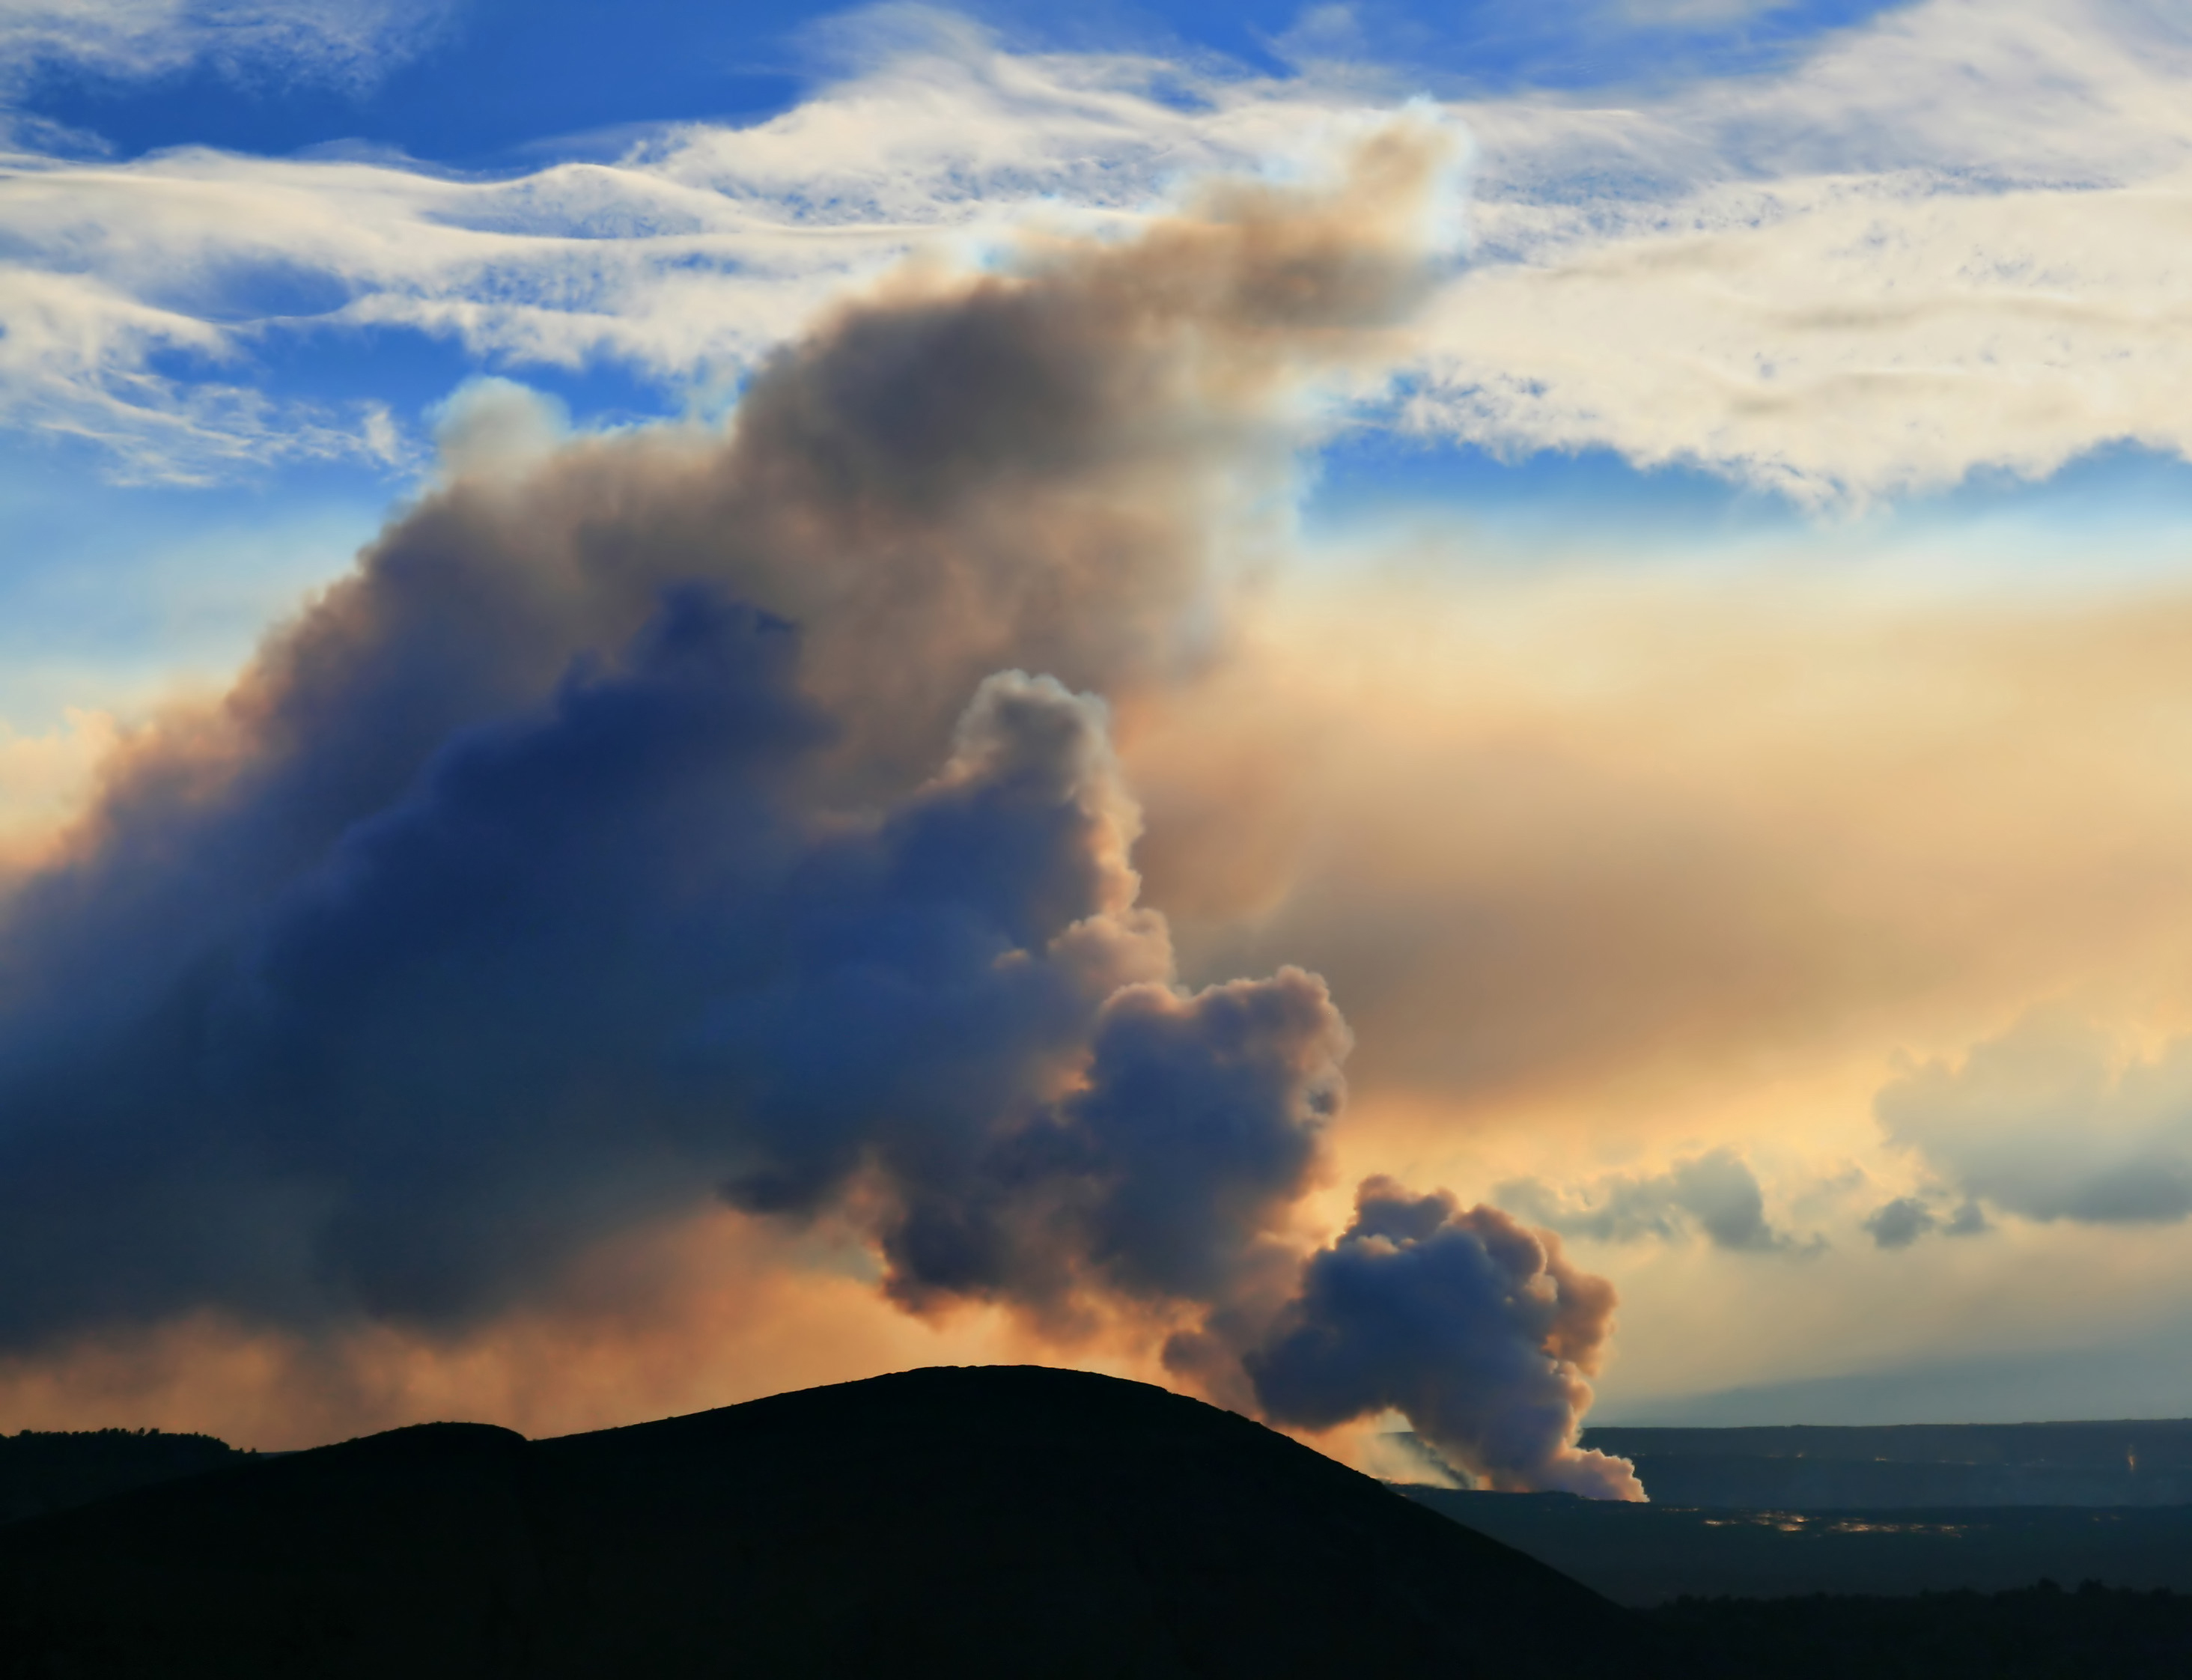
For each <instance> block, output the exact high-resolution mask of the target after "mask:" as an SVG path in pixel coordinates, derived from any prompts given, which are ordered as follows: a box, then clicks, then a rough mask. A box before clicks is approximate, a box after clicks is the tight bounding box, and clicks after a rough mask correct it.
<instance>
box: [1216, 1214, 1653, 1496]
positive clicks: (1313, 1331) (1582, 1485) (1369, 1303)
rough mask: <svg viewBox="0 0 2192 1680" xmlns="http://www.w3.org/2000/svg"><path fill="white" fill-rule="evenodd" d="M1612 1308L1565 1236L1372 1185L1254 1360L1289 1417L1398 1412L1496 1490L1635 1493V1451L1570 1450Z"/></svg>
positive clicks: (1275, 1404)
mask: <svg viewBox="0 0 2192 1680" xmlns="http://www.w3.org/2000/svg"><path fill="white" fill-rule="evenodd" d="M1612 1325H1613V1289H1611V1288H1610V1286H1608V1285H1607V1283H1604V1282H1603V1281H1602V1280H1601V1279H1598V1278H1595V1277H1588V1276H1585V1275H1584V1274H1582V1273H1579V1272H1578V1271H1576V1270H1575V1269H1574V1268H1573V1267H1572V1266H1569V1265H1568V1264H1567V1261H1566V1260H1563V1259H1562V1258H1561V1250H1560V1244H1559V1243H1558V1242H1557V1240H1556V1239H1555V1238H1553V1237H1550V1236H1548V1235H1545V1234H1544V1233H1533V1232H1532V1231H1526V1230H1524V1229H1523V1228H1522V1227H1521V1226H1519V1225H1517V1224H1516V1222H1515V1221H1514V1220H1511V1219H1510V1218H1509V1217H1508V1216H1507V1215H1506V1214H1503V1213H1501V1212H1500V1211H1499V1210H1498V1209H1496V1208H1485V1207H1477V1208H1471V1209H1468V1210H1466V1211H1464V1210H1463V1209H1461V1208H1460V1207H1459V1206H1458V1204H1457V1203H1455V1201H1454V1199H1453V1197H1451V1196H1448V1195H1446V1194H1444V1193H1439V1194H1436V1195H1430V1196H1412V1195H1410V1194H1409V1193H1408V1192H1407V1191H1406V1190H1404V1189H1403V1188H1402V1187H1401V1186H1399V1185H1397V1184H1396V1183H1394V1182H1393V1181H1392V1180H1390V1179H1382V1178H1380V1179H1372V1180H1367V1182H1366V1183H1365V1184H1364V1185H1363V1186H1362V1187H1361V1192H1360V1194H1359V1195H1358V1197H1357V1198H1356V1208H1355V1220H1354V1222H1353V1223H1352V1224H1351V1225H1350V1226H1348V1228H1347V1229H1346V1231H1344V1232H1342V1233H1341V1235H1340V1236H1339V1238H1338V1240H1337V1241H1335V1242H1334V1243H1333V1244H1332V1246H1331V1247H1329V1248H1327V1249H1321V1250H1320V1251H1319V1252H1318V1253H1317V1254H1315V1255H1314V1256H1312V1257H1311V1259H1310V1262H1309V1266H1308V1269H1307V1271H1305V1272H1304V1277H1303V1281H1302V1289H1301V1294H1300V1296H1299V1299H1298V1300H1294V1301H1293V1302H1290V1303H1289V1304H1288V1305H1287V1307H1286V1308H1285V1310H1284V1311H1283V1312H1282V1314H1281V1316H1280V1318H1279V1320H1278V1323H1277V1324H1276V1328H1275V1330H1274V1333H1273V1334H1272V1336H1271V1339H1270V1340H1268V1341H1267V1342H1266V1343H1265V1344H1264V1346H1261V1347H1259V1348H1258V1349H1256V1350H1255V1351H1253V1352H1251V1353H1250V1354H1249V1355H1248V1357H1247V1369H1248V1371H1249V1374H1250V1375H1251V1376H1252V1377H1253V1380H1254V1383H1255V1391H1256V1396H1257V1397H1258V1399H1259V1400H1260V1401H1261V1402H1262V1403H1263V1405H1264V1409H1266V1410H1267V1411H1268V1412H1269V1413H1270V1415H1271V1416H1273V1417H1274V1418H1276V1419H1278V1420H1282V1421H1283V1422H1289V1423H1298V1424H1303V1425H1307V1426H1311V1427H1316V1428H1328V1427H1330V1426H1333V1425H1336V1424H1339V1423H1342V1422H1345V1421H1347V1420H1350V1419H1352V1418H1357V1417H1361V1416H1363V1415H1365V1414H1373V1413H1377V1412H1380V1411H1384V1410H1385V1409H1387V1408H1393V1409H1398V1410H1400V1411H1401V1412H1403V1413H1405V1414H1407V1418H1408V1420H1410V1421H1411V1422H1412V1423H1413V1424H1414V1425H1415V1426H1416V1431H1417V1432H1418V1433H1419V1435H1421V1436H1422V1437H1424V1439H1425V1440H1427V1441H1429V1442H1430V1443H1431V1444H1432V1445H1433V1446H1435V1447H1436V1448H1437V1449H1439V1450H1440V1452H1441V1453H1442V1454H1446V1455H1447V1457H1449V1458H1451V1459H1452V1460H1453V1461H1454V1462H1456V1463H1458V1464H1462V1465H1464V1466H1467V1467H1468V1468H1469V1469H1470V1471H1474V1472H1475V1473H1476V1474H1477V1475H1478V1476H1480V1477H1482V1478H1483V1479H1484V1480H1485V1481H1486V1482H1487V1483H1489V1485H1491V1486H1493V1487H1494V1488H1509V1489H1512V1488H1521V1489H1529V1488H1557V1489H1565V1490H1567V1491H1569V1492H1573V1493H1579V1494H1586V1495H1588V1496H1589V1497H1590V1498H1593V1499H1629V1500H1636V1499H1641V1498H1642V1497H1643V1496H1644V1495H1643V1489H1642V1488H1641V1485H1640V1484H1639V1483H1638V1482H1637V1480H1636V1477H1635V1471H1634V1470H1633V1468H1632V1467H1631V1466H1630V1464H1629V1463H1628V1462H1627V1460H1623V1459H1617V1458H1611V1457H1608V1456H1607V1454H1603V1453H1599V1452H1595V1451H1593V1452H1584V1451H1580V1450H1578V1449H1577V1448H1576V1446H1575V1444H1574V1443H1575V1431H1574V1423H1575V1419H1576V1416H1577V1414H1578V1412H1579V1411H1580V1410H1581V1409H1582V1408H1583V1407H1584V1405H1587V1404H1588V1403H1589V1402H1590V1388H1589V1386H1587V1385H1586V1384H1585V1383H1584V1377H1585V1376H1587V1375H1588V1374H1590V1373H1591V1372H1593V1371H1595V1369H1597V1366H1598V1359H1599V1355H1600V1351H1601V1347H1602V1346H1603V1344H1604V1342H1605V1340H1606V1337H1607V1333H1608V1331H1609V1330H1610V1329H1612Z"/></svg>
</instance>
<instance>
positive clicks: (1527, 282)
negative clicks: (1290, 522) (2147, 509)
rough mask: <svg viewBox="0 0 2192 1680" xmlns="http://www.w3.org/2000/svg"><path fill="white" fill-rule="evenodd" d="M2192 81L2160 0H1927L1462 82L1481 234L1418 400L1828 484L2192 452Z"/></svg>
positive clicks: (1479, 418) (1477, 425)
mask: <svg viewBox="0 0 2192 1680" xmlns="http://www.w3.org/2000/svg"><path fill="white" fill-rule="evenodd" d="M2188 86H2192V35H2188V33H2187V32H2186V31H2185V29H2184V27H2183V23H2182V21H2181V20H2180V19H2178V18H2177V17H2176V16H2175V15H2174V14H2169V13H2166V12H2165V11H2163V10H2162V9H2159V8H2153V7H2147V6H2142V5H2138V4H2136V3H2132V0H2018V3H2014V4H1997V3H1992V0H1926V3H1923V4H1920V5H1916V6H1912V7H1907V8H1895V9H1891V10H1888V11H1886V12H1884V13H1882V14H1880V15H1879V16H1877V17H1876V18H1875V19H1874V20H1872V21H1871V22H1869V23H1868V24H1866V25H1864V26H1862V27H1859V28H1856V29H1853V30H1850V31H1842V32H1840V33H1838V34H1835V35H1830V36H1828V37H1825V38H1824V42H1823V43H1821V44H1820V45H1819V46H1818V48H1817V49H1815V50H1814V51H1813V52H1812V54H1810V55H1809V56H1808V57H1807V58H1806V59H1804V60H1802V61H1801V62H1799V63H1797V64H1795V66H1792V67H1790V68H1788V69H1786V70H1784V71H1776V72H1774V73H1772V74H1763V75H1756V76H1744V77H1730V78H1724V79H1720V80H1713V81H1704V82H1691V83H1684V84H1681V85H1679V86H1677V87H1675V88H1674V89H1668V90H1665V91H1660V92H1654V93H1653V94H1649V95H1647V96H1646V97H1643V98H1641V99H1624V100H1622V101H1621V102H1620V103H1619V104H1618V106H1594V104H1593V103H1592V101H1590V100H1589V99H1587V98H1577V97H1573V96H1563V97H1561V98H1558V99H1547V98H1542V97H1525V98H1517V99H1514V100H1504V101H1499V102H1494V103H1476V104H1471V105H1469V106H1466V107H1464V108H1465V110H1466V111H1467V115H1468V119H1469V121H1470V123H1471V125H1472V126H1473V127H1474V128H1475V129H1476V132H1477V134H1478V135H1479V137H1480V140H1481V189H1482V190H1481V194H1480V197H1479V200H1478V203H1477V204H1476V209H1475V214H1474V221H1475V225H1476V239H1477V260H1476V264H1475V266H1474V267H1473V269H1472V271H1471V272H1470V274H1469V275H1467V276H1466V277H1464V278H1463V279H1462V280H1460V281H1459V282H1458V283H1456V284H1455V285H1454V286H1453V288H1452V289H1450V291H1449V292H1448V293H1447V295H1446V297H1445V298H1444V299H1443V300H1442V301H1441V306H1440V308H1439V309H1438V310H1437V311H1436V312H1435V314H1434V315H1433V317H1430V319H1429V320H1427V322H1426V323H1425V326H1424V360H1423V363H1422V367H1423V373H1422V377H1421V380H1420V384H1419V386H1418V387H1417V389H1416V390H1415V391H1414V392H1413V396H1412V397H1411V398H1410V400H1409V402H1408V403H1407V407H1406V409H1405V414H1406V417H1407V420H1408V421H1409V422H1410V423H1412V424H1413V425H1414V426H1419V427H1422V428H1424V429H1425V430H1427V431H1434V432H1437V433H1441V434H1445V435H1449V436H1454V437H1462V438H1465V439H1467V440H1469V441H1470V442H1473V443H1480V444H1482V445H1484V446H1486V447H1487V448H1490V449H1494V450H1496V451H1498V452H1500V453H1503V454H1506V453H1514V452H1527V451H1529V450H1533V449H1561V450H1568V449H1583V448H1590V447H1602V448H1606V449H1613V450H1617V451H1618V452H1620V453H1621V454H1624V456H1626V457H1627V458H1628V459H1630V460H1632V461H1634V462H1636V463H1639V464H1641V465H1646V466H1659V465H1664V464H1667V463H1673V462H1680V463H1687V464H1693V465H1698V466H1704V467H1706V468H1709V469H1711V470H1713V471H1721V472H1724V473H1727V474H1729V475H1731V476H1733V477H1739V478H1742V479H1744V480H1746V481H1748V482H1750V483H1756V484H1759V485H1761V486H1764V487H1767V488H1769V489H1774V490H1777V491H1779V492H1782V493H1784V494H1788V495H1790V496H1791V497H1792V498H1795V500H1799V501H1801V502H1805V503H1812V504H1819V503H1834V502H1842V503H1847V502H1862V501H1864V500H1868V499H1870V498H1875V497H1880V496H1885V495H1892V494H1897V493H1899V492H1904V491H1910V490H1917V489H1929V488H1937V487H1939V486H1942V485H1945V484H1949V483H1955V482H1956V481H1957V480H1959V479H1961V477H1964V476H1965V475H1966V474H1967V473H1968V472H1970V471H1972V470H1973V469H1975V468H1980V467H1988V468H1996V469H2002V470H2006V471H2012V472H2015V473H2018V474H2023V475H2025V476H2028V477H2040V476H2043V475H2045V474H2046V473H2047V472H2049V471H2052V470H2053V469H2054V468H2056V467H2057V466H2060V465H2061V464H2062V463H2063V462H2064V461H2066V460H2069V459H2070V458H2072V457H2073V456H2075V455H2077V454H2081V452H2084V451H2086V450H2089V449H2093V448H2095V447H2096V446H2098V445H2101V444H2104V443H2112V442H2117V441H2121V440H2135V441H2137V442H2138V443H2143V444H2146V445H2148V446H2149V447H2152V448H2155V449H2164V450H2168V451H2171V452H2174V453H2178V454H2183V453H2185V452H2186V451H2187V449H2188V445H2192V433H2188V431H2187V429H2186V426H2185V422H2184V420H2183V414H2182V410H2181V405H2179V404H2178V403H2177V401H2176V399H2175V392H2176V391H2177V390H2178V387H2179V386H2180V385H2181V384H2182V383H2183V379H2184V377H2185V372H2186V369H2187V365H2188V358H2192V340H2188V339H2187V337H2186V335H2185V334H2184V332H2183V325H2182V322H2181V320H2180V318H2179V317H2178V312H2177V311H2176V310H2175V308H2174V306H2173V305H2172V301H2171V300H2172V297H2173V295H2174V288H2175V285H2176V278H2175V275H2176V262H2177V256H2176V251H2177V246H2176V243H2175V242H2174V240H2173V238H2172V237H2170V236H2168V235H2166V234H2165V233H2162V232H2161V231H2160V230H2161V229H2163V228H2167V227H2172V226H2176V225H2178V223H2179V222H2181V220H2182V219H2183V215H2184V214H2185V209H2186V206H2187V204H2188V203H2192V197H2188V194H2192V120H2188V118H2187V116H2186V112H2187V111H2192V102H2188V100H2187V98H2186V89H2187V88H2188Z"/></svg>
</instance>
